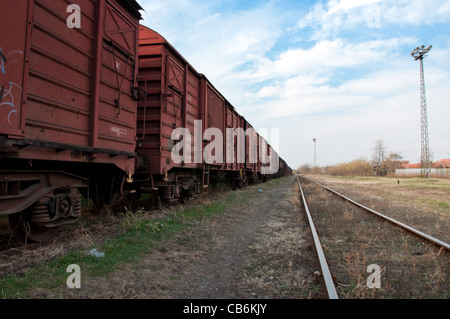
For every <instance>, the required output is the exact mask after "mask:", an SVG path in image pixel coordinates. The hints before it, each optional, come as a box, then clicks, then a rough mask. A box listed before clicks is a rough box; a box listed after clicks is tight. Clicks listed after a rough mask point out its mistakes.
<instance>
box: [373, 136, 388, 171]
mask: <svg viewBox="0 0 450 319" xmlns="http://www.w3.org/2000/svg"><path fill="white" fill-rule="evenodd" d="M385 156H386V144H385V143H384V141H383V139H381V138H379V139H377V140H376V141H375V146H374V148H373V155H372V165H373V166H378V167H380V166H381V165H383V162H384V159H385Z"/></svg>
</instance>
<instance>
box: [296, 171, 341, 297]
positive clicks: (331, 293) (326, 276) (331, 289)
mask: <svg viewBox="0 0 450 319" xmlns="http://www.w3.org/2000/svg"><path fill="white" fill-rule="evenodd" d="M297 183H298V188H299V190H300V195H301V198H302V203H303V207H304V208H305V211H306V216H307V217H308V223H309V228H310V229H311V234H312V236H313V240H314V247H315V249H316V253H317V257H318V259H319V264H320V269H321V274H322V278H323V281H324V282H323V284H324V286H325V289H326V294H327V295H328V297H329V298H330V299H339V298H338V294H337V292H336V288H335V286H334V282H333V278H332V276H331V272H330V268H329V267H328V262H327V259H326V257H325V254H324V252H323V249H322V245H321V243H320V239H319V235H318V234H317V231H316V227H315V226H314V221H313V219H312V216H311V213H310V211H309V208H308V204H307V202H306V198H305V194H304V193H303V189H302V186H301V184H300V180H299V178H298V177H297Z"/></svg>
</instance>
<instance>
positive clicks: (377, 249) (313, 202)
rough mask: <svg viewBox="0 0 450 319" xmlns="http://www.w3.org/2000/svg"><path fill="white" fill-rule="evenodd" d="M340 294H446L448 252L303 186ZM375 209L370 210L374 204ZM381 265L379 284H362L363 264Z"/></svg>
mask: <svg viewBox="0 0 450 319" xmlns="http://www.w3.org/2000/svg"><path fill="white" fill-rule="evenodd" d="M304 191H305V193H306V194H307V196H308V197H307V198H309V200H308V205H309V208H310V210H311V213H312V214H313V218H314V221H315V223H316V227H317V229H318V232H319V236H320V237H321V241H322V244H323V246H324V251H325V254H326V256H327V259H328V261H329V264H330V269H331V272H332V274H333V275H334V276H335V277H336V282H337V283H338V293H339V295H340V297H342V298H352V299H353V298H358V299H359V298H408V299H409V298H448V297H449V296H450V294H449V285H448V278H447V273H448V265H449V261H450V254H449V253H448V252H447V251H442V250H439V249H438V248H436V247H435V246H434V245H432V244H428V243H424V242H423V241H422V240H420V239H418V238H417V237H415V236H414V235H411V234H409V233H407V232H406V231H404V230H402V229H399V228H397V227H393V226H392V225H390V224H389V223H388V222H385V221H383V220H381V219H380V218H377V217H375V216H371V215H370V214H368V213H366V212H364V211H361V210H360V209H358V208H356V207H354V206H352V205H350V204H348V203H346V202H344V201H342V200H340V199H338V198H337V197H335V195H333V194H331V193H324V191H323V189H322V188H320V187H319V186H316V185H315V184H312V183H311V184H307V185H305V186H304ZM375 209H376V208H375ZM371 264H376V265H378V266H379V267H380V269H381V288H379V289H376V288H374V289H370V288H368V286H367V278H368V276H369V275H370V273H367V272H366V271H367V266H369V265H371Z"/></svg>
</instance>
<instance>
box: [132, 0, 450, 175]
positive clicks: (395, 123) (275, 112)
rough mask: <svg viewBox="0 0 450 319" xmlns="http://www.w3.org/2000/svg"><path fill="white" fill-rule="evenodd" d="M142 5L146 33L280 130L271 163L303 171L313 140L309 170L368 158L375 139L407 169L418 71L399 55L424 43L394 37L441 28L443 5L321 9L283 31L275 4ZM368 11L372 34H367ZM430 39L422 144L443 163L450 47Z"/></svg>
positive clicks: (414, 136) (416, 145) (342, 4)
mask: <svg viewBox="0 0 450 319" xmlns="http://www.w3.org/2000/svg"><path fill="white" fill-rule="evenodd" d="M141 2H142V3H143V6H144V8H145V9H146V11H147V12H148V20H146V21H145V24H146V25H148V26H150V27H152V28H154V29H155V30H156V31H158V32H160V33H161V34H162V35H163V36H164V37H166V38H167V40H168V41H170V42H171V44H172V45H173V46H174V47H175V48H177V50H178V51H179V52H180V53H181V54H183V56H184V57H185V58H186V59H187V60H188V61H189V62H190V63H191V64H192V65H193V66H194V67H195V68H196V69H197V71H199V72H201V73H204V74H205V75H206V76H207V77H208V79H209V80H211V82H212V83H213V84H214V85H215V86H216V87H217V88H218V89H219V91H221V93H222V94H223V95H224V96H225V97H226V98H227V99H228V100H229V101H230V102H231V103H233V104H234V106H235V107H236V108H237V110H238V112H240V113H241V114H242V115H244V116H245V117H246V118H247V119H248V120H249V121H250V122H251V123H252V124H253V125H254V126H255V128H258V127H259V128H263V127H266V128H270V127H278V128H280V137H281V139H282V140H281V143H280V151H281V152H282V153H281V155H282V156H283V157H284V158H285V159H286V160H287V161H288V163H290V164H291V165H292V166H293V167H297V166H298V165H301V164H303V163H305V162H310V163H311V162H312V146H313V145H312V140H311V139H312V137H316V138H317V146H318V149H317V151H318V153H317V155H318V164H320V165H325V164H331V163H339V162H342V161H349V160H352V159H355V158H359V157H361V156H363V157H364V156H367V157H368V156H370V155H371V149H372V147H373V143H374V142H375V140H376V139H377V138H383V139H384V140H385V142H386V144H387V145H388V146H389V147H390V148H391V149H393V150H396V151H400V152H401V153H402V154H403V155H404V157H405V158H406V159H409V160H411V161H417V160H418V156H419V155H420V139H419V137H420V132H419V129H420V125H419V124H420V123H419V102H420V99H419V65H418V62H416V61H413V59H412V58H411V57H410V56H409V52H410V49H413V48H414V47H416V46H417V45H421V44H427V45H428V43H418V41H422V38H424V36H423V35H422V34H415V33H411V32H409V30H408V28H405V26H411V27H415V26H427V27H430V26H432V25H433V23H448V22H449V21H450V2H449V1H437V0H429V1H423V0H408V1H406V0H397V1H388V0H384V1H383V0H360V1H356V0H341V1H337V0H330V1H328V2H326V3H325V4H322V3H321V2H318V3H317V4H315V5H313V6H311V8H310V9H309V11H308V12H307V13H306V14H304V15H303V16H302V17H295V19H292V20H290V23H291V27H286V26H287V25H288V23H287V22H286V21H284V19H285V17H287V16H288V15H287V14H286V13H285V12H280V11H279V9H278V6H277V3H279V2H276V1H274V2H272V1H268V2H265V3H264V4H262V5H259V6H255V7H253V9H246V10H238V9H234V10H228V11H223V10H218V9H217V8H218V7H217V2H210V1H207V2H194V1H192V0H182V1H174V0H160V1H158V0H152V1H143V0H142V1H141ZM219 3H220V1H219ZM299 3H300V2H299ZM374 9H378V11H377V10H374ZM300 11H301V10H300ZM300 11H299V12H300ZM303 12H304V11H303ZM377 12H379V15H380V16H379V19H380V23H381V28H379V29H377V28H375V29H371V28H370V27H369V25H368V21H370V19H372V18H373V17H374V14H376V13H377ZM147 21H148V22H147ZM354 35H356V36H354ZM426 35H427V36H429V35H430V32H428V33H426ZM288 36H289V37H290V38H289V39H286V37H288ZM433 36H434V37H435V39H438V38H437V37H439V36H440V35H439V33H438V32H437V33H436V34H433ZM305 39H306V40H305ZM440 39H441V40H443V41H435V42H434V43H429V44H433V50H432V51H431V52H430V56H429V57H428V58H427V59H426V62H425V76H426V83H427V100H428V102H429V123H430V144H431V147H432V149H434V151H435V156H437V157H438V158H440V157H446V156H447V153H448V152H450V137H449V136H450V132H449V130H448V124H447V123H446V121H448V120H447V119H448V118H449V117H450V108H449V107H448V101H450V91H449V90H448V84H447V83H448V79H449V77H450V68H449V65H448V63H447V62H446V61H447V57H448V56H449V54H450V49H449V48H448V47H449V46H450V42H449V40H448V37H447V36H446V34H443V35H442V36H441V38H440ZM311 40H312V41H311ZM430 40H431V39H430ZM427 41H428V39H427ZM285 43H288V45H289V46H290V47H289V46H286V45H285ZM280 44H284V46H283V47H279V45H280ZM274 49H276V51H274ZM275 52H276V54H275Z"/></svg>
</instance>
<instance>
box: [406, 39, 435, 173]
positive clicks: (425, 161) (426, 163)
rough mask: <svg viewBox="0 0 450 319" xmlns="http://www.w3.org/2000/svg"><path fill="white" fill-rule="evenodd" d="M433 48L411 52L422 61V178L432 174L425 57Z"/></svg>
mask: <svg viewBox="0 0 450 319" xmlns="http://www.w3.org/2000/svg"><path fill="white" fill-rule="evenodd" d="M430 50H431V45H430V46H429V47H427V48H425V46H424V45H422V46H421V47H417V48H415V49H414V50H413V51H412V52H411V56H412V57H413V58H414V60H416V61H417V60H419V61H420V134H421V145H420V146H421V155H420V161H421V171H420V175H421V177H422V178H428V177H429V176H430V172H431V169H430V164H431V159H430V145H429V138H428V117H427V99H426V96H425V77H424V72H423V58H424V56H425V54H427V53H428V52H429V51H430Z"/></svg>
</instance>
